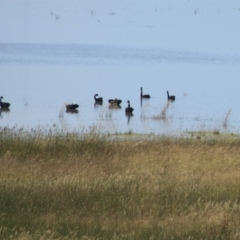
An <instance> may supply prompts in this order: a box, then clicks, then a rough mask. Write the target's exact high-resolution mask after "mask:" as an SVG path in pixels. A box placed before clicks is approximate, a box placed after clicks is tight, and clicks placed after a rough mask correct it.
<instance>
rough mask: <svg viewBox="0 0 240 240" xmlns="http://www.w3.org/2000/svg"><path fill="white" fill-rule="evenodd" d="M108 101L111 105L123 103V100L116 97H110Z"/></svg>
mask: <svg viewBox="0 0 240 240" xmlns="http://www.w3.org/2000/svg"><path fill="white" fill-rule="evenodd" d="M108 102H109V103H110V105H116V106H119V105H120V104H121V103H122V100H121V99H117V98H115V99H109V100H108Z"/></svg>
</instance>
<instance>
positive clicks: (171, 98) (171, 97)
mask: <svg viewBox="0 0 240 240" xmlns="http://www.w3.org/2000/svg"><path fill="white" fill-rule="evenodd" d="M167 96H168V101H175V96H169V92H168V91H167Z"/></svg>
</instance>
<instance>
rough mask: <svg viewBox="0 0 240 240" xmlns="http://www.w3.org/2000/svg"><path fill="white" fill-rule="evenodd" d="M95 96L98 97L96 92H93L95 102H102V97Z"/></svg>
mask: <svg viewBox="0 0 240 240" xmlns="http://www.w3.org/2000/svg"><path fill="white" fill-rule="evenodd" d="M97 97H98V94H95V95H94V99H95V102H96V103H102V102H103V98H102V97H99V98H97Z"/></svg>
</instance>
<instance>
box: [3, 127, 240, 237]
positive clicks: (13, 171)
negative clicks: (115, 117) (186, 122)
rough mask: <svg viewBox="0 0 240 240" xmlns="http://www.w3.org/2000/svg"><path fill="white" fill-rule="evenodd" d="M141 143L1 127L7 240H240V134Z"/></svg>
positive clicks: (156, 138)
mask: <svg viewBox="0 0 240 240" xmlns="http://www.w3.org/2000/svg"><path fill="white" fill-rule="evenodd" d="M123 135H124V136H123ZM133 135H134V134H133V133H126V134H122V135H121V134H120V137H118V136H114V137H113V136H112V135H101V134H100V133H98V132H97V131H94V130H93V131H90V132H88V133H85V134H81V133H71V134H62V133H59V132H58V131H57V130H56V131H55V130H50V131H48V132H47V133H46V132H44V131H42V130H41V129H36V130H30V131H25V130H24V129H17V128H1V129H0V238H1V239H21V240H23V239H144V240H145V239H184V240H185V239H194V240H196V239H239V234H240V229H239V225H240V218H239V216H240V184H239V178H240V174H239V173H240V136H239V135H234V134H222V133H220V132H219V131H213V132H211V133H207V132H196V133H193V132H192V133H187V137H174V136H154V137H152V136H147V137H135V138H132V136H133Z"/></svg>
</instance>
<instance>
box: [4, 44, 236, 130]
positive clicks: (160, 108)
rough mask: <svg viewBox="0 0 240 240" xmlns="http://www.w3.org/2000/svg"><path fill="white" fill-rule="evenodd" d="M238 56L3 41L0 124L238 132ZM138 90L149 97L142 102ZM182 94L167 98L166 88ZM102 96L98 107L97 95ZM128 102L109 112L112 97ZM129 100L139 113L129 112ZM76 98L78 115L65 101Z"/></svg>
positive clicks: (181, 50)
mask: <svg viewBox="0 0 240 240" xmlns="http://www.w3.org/2000/svg"><path fill="white" fill-rule="evenodd" d="M239 64H240V55H238V54H232V53H231V54H226V53H213V52H192V51H189V50H188V51H187V50H184V49H173V48H169V49H166V48H162V49H161V48H157V47H134V46H126V45H124V46H120V45H101V44H99V45H97V44H95V45H94V44H47V43H43V44H39V43H36V44H34V43H0V71H1V92H0V95H2V96H4V101H7V102H10V103H11V107H10V111H2V112H1V115H0V126H1V127H13V126H18V127H24V128H36V127H40V128H51V127H58V128H59V129H63V130H64V131H73V130H74V131H83V130H84V131H85V130H86V131H87V130H89V129H92V128H94V129H97V130H98V131H101V132H104V133H115V132H117V133H122V132H129V131H132V132H137V133H155V134H179V133H180V134H181V133H184V132H186V131H214V130H219V131H225V132H233V133H239V126H240V114H239V94H238V89H239V85H240V81H239V78H240V68H239ZM140 87H143V91H144V93H146V94H150V95H151V98H150V99H149V100H143V101H140ZM167 90H168V91H169V92H170V94H171V95H175V96H176V101H175V102H168V101H167V93H166V91H167ZM96 93H98V94H99V96H101V97H103V98H104V102H103V105H97V106H96V105H94V99H93V96H94V94H96ZM110 98H120V99H122V104H121V106H122V107H121V109H109V105H108V99H110ZM127 100H130V102H131V105H132V107H133V108H134V112H133V116H131V117H129V116H126V115H125V108H126V106H127ZM67 103H78V104H79V105H80V107H79V109H78V113H67V112H66V111H65V104H67Z"/></svg>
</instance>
